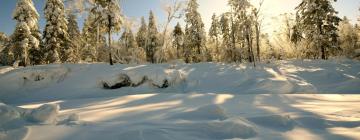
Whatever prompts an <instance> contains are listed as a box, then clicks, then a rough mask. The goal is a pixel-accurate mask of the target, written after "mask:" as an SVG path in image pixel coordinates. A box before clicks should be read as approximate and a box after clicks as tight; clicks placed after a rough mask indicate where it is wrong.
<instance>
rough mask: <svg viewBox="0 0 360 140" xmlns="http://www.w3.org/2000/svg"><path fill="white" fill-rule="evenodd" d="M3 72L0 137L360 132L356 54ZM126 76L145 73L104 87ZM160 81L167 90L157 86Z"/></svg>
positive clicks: (335, 135)
mask: <svg viewBox="0 0 360 140" xmlns="http://www.w3.org/2000/svg"><path fill="white" fill-rule="evenodd" d="M0 71H3V72H2V73H1V74H0V89H1V91H0V101H1V102H3V103H1V104H0V120H1V121H0V139H1V140H3V139H4V140H12V139H27V140H48V139H58V140H65V139H66V140H77V139H89V140H96V139H109V140H113V139H114V140H115V139H126V140H139V139H147V140H184V139H186V140H187V139H189V140H223V139H224V140H225V139H226V140H228V139H231V140H237V139H266V140H278V139H326V140H328V139H330V140H337V139H346V140H347V139H349V140H354V139H359V138H360V135H359V133H358V132H359V130H360V129H359V128H360V119H359V116H360V113H359V112H360V110H359V108H358V106H360V104H359V103H360V96H359V95H357V94H350V93H360V88H359V85H360V79H359V78H360V72H359V71H360V63H359V62H358V61H354V60H347V59H340V60H328V61H323V60H291V61H276V62H273V63H269V64H259V65H258V66H257V67H256V68H254V67H252V65H251V64H235V63H234V64H222V63H199V64H184V63H177V62H174V63H171V64H144V65H115V66H109V65H108V64H61V65H60V64H59V65H43V66H34V67H26V68H23V67H19V68H4V69H3V68H2V69H0ZM120 75H126V76H127V77H128V78H129V79H131V81H132V82H134V83H138V82H141V81H142V79H143V77H144V76H146V77H147V78H148V81H147V82H145V83H143V84H141V85H139V86H134V87H133V86H130V87H123V88H120V89H113V90H107V89H104V88H103V87H102V86H101V82H103V81H105V82H108V83H109V84H113V83H118V82H121V81H122V79H121V78H119V76H120ZM164 80H168V82H169V86H168V87H167V88H157V87H156V86H154V85H156V84H159V85H161V84H163V82H164ZM285 93H291V94H285ZM299 93H306V94H299ZM324 93H331V94H324ZM339 94H341V95H339ZM4 103H5V104H4ZM60 108H61V110H60ZM44 132H46V133H44ZM299 136H301V137H299Z"/></svg>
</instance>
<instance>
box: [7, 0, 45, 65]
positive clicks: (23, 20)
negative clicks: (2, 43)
mask: <svg viewBox="0 0 360 140" xmlns="http://www.w3.org/2000/svg"><path fill="white" fill-rule="evenodd" d="M13 19H14V20H16V21H17V22H18V24H17V29H16V30H15V31H20V30H24V31H20V32H21V33H14V34H16V35H14V36H13V37H14V38H12V40H13V41H12V42H13V43H15V44H17V45H19V44H22V47H25V46H26V47H27V48H23V51H22V53H24V54H22V55H21V56H22V57H26V58H23V60H18V61H21V62H20V64H22V65H24V66H26V65H28V64H38V63H40V60H41V53H40V48H39V44H40V40H41V35H40V31H39V27H38V19H39V14H38V13H37V11H36V9H35V7H34V3H33V2H32V0H19V1H18V3H17V4H16V8H15V10H14V13H13ZM26 26H27V27H26ZM27 29H29V30H30V35H25V34H27V31H25V30H27ZM22 33H24V34H23V35H20V34H22ZM16 37H20V38H16ZM23 37H26V38H23ZM24 40H27V45H25V44H26V43H25V42H23V43H19V41H24ZM15 47H19V46H16V45H15ZM16 49H17V50H18V49H19V48H16ZM25 51H26V52H25ZM25 53H26V55H25ZM22 57H17V59H19V58H22ZM25 60H26V62H25Z"/></svg>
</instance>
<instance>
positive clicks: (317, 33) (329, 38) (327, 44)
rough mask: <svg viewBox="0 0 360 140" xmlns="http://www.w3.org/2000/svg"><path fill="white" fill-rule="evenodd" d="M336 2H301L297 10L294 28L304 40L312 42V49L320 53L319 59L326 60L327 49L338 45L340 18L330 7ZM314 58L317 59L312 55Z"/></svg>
mask: <svg viewBox="0 0 360 140" xmlns="http://www.w3.org/2000/svg"><path fill="white" fill-rule="evenodd" d="M331 1H334V2H336V0H303V1H302V2H301V3H300V5H299V6H297V7H296V10H297V23H296V25H295V26H297V27H296V28H297V29H299V32H301V33H302V35H303V38H305V40H307V41H310V42H312V45H311V46H312V48H313V49H314V50H317V51H320V53H321V58H322V59H327V51H328V49H331V48H333V46H337V45H338V40H337V37H338V35H337V26H338V25H339V22H340V20H341V19H340V18H339V17H338V16H337V12H336V11H335V9H334V8H333V6H332V5H331ZM314 57H318V55H317V54H314Z"/></svg>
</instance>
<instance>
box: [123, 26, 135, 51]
mask: <svg viewBox="0 0 360 140" xmlns="http://www.w3.org/2000/svg"><path fill="white" fill-rule="evenodd" d="M120 42H121V44H122V45H123V47H125V48H127V49H130V48H135V47H137V46H136V41H135V38H134V34H133V32H132V31H131V29H129V28H126V29H125V31H124V32H123V34H122V35H121V38H120Z"/></svg>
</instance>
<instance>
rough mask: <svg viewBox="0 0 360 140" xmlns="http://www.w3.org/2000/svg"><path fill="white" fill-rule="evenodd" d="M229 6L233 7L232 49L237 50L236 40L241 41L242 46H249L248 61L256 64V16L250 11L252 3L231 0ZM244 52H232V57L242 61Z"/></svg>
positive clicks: (243, 0) (231, 22)
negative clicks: (254, 43)
mask: <svg viewBox="0 0 360 140" xmlns="http://www.w3.org/2000/svg"><path fill="white" fill-rule="evenodd" d="M229 6H230V7H231V12H230V24H231V35H230V36H231V42H232V43H231V44H232V45H231V49H232V50H233V51H235V52H236V48H237V47H236V42H237V41H239V42H240V45H241V47H243V46H246V47H247V56H248V61H249V62H254V64H255V61H254V60H255V57H254V53H253V35H254V31H253V27H254V16H253V15H252V13H251V11H250V10H251V7H252V5H251V3H250V1H249V0H229ZM233 51H232V52H233ZM242 52H243V51H242ZM242 52H240V53H235V54H233V53H232V55H231V57H232V59H233V61H237V59H240V61H241V59H242V56H241V53H242Z"/></svg>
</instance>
